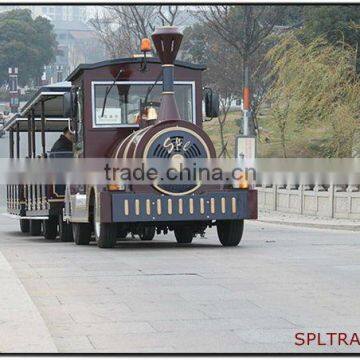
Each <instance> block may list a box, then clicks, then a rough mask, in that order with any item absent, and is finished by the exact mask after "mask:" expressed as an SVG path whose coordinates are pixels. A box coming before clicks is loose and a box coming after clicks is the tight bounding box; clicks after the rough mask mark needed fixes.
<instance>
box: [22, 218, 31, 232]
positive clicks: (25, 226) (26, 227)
mask: <svg viewBox="0 0 360 360" xmlns="http://www.w3.org/2000/svg"><path fill="white" fill-rule="evenodd" d="M20 230H21V232H22V233H28V232H29V231H30V221H29V220H27V219H20Z"/></svg>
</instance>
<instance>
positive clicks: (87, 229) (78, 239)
mask: <svg viewBox="0 0 360 360" xmlns="http://www.w3.org/2000/svg"><path fill="white" fill-rule="evenodd" d="M72 231H73V237H74V242H75V244H76V245H89V243H90V240H91V224H89V223H72Z"/></svg>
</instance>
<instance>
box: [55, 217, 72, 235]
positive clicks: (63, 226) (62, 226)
mask: <svg viewBox="0 0 360 360" xmlns="http://www.w3.org/2000/svg"><path fill="white" fill-rule="evenodd" d="M58 222H59V240H60V241H61V242H73V241H74V236H73V226H72V224H71V223H67V222H66V221H63V217H62V215H60V216H59V219H58Z"/></svg>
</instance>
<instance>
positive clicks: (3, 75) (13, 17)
mask: <svg viewBox="0 0 360 360" xmlns="http://www.w3.org/2000/svg"><path fill="white" fill-rule="evenodd" d="M0 47H1V52H0V81H1V82H5V81H7V78H8V74H7V70H8V68H9V67H18V68H19V83H20V84H21V85H25V84H29V83H30V82H31V81H34V82H36V81H37V79H38V78H40V77H41V75H42V72H43V68H44V65H48V64H50V63H51V62H52V61H53V60H54V58H55V53H56V47H57V43H56V39H55V34H54V32H53V27H52V25H51V23H50V22H49V21H48V20H47V19H45V18H42V17H37V18H36V19H35V20H33V19H32V17H31V12H30V11H29V10H19V9H17V10H11V11H7V12H4V13H1V14H0Z"/></svg>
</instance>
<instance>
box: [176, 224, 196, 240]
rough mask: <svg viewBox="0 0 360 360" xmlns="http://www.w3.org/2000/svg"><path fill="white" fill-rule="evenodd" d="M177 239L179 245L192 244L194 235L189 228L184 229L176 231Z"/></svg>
mask: <svg viewBox="0 0 360 360" xmlns="http://www.w3.org/2000/svg"><path fill="white" fill-rule="evenodd" d="M174 233H175V238H176V241H177V243H178V244H191V242H192V240H193V238H194V234H193V232H192V230H191V229H190V228H188V227H182V228H179V229H175V230H174Z"/></svg>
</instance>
